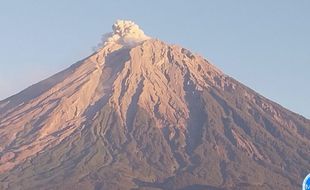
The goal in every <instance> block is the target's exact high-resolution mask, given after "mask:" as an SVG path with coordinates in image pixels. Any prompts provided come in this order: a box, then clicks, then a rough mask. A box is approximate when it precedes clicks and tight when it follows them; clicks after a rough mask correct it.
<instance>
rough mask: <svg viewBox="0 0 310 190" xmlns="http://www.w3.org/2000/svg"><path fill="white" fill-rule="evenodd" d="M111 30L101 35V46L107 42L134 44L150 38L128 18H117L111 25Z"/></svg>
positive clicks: (123, 44) (125, 44)
mask: <svg viewBox="0 0 310 190" xmlns="http://www.w3.org/2000/svg"><path fill="white" fill-rule="evenodd" d="M112 30H113V31H112V32H110V33H107V34H105V35H103V39H102V41H103V44H102V45H103V46H105V45H107V44H120V45H122V46H135V45H137V44H140V43H141V42H143V41H145V40H148V39H150V37H148V36H147V35H145V34H144V32H143V30H141V29H140V27H139V26H138V25H137V24H135V23H134V22H133V21H130V20H117V21H116V22H115V23H114V24H113V25H112Z"/></svg>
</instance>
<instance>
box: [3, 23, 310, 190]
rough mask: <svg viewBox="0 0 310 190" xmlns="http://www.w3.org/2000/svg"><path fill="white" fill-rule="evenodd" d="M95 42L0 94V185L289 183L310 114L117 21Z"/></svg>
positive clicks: (295, 176)
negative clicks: (43, 75) (60, 67)
mask: <svg viewBox="0 0 310 190" xmlns="http://www.w3.org/2000/svg"><path fill="white" fill-rule="evenodd" d="M112 29H113V31H112V32H111V33H108V34H106V35H104V37H103V42H102V44H101V45H100V48H98V50H97V51H96V52H95V53H93V54H92V55H90V56H89V57H87V58H85V59H83V60H81V61H79V62H77V63H75V64H73V65H72V66H71V67H69V68H68V69H66V70H64V71H61V72H59V73H57V74H55V75H54V76H52V77H50V78H48V79H46V80H43V81H41V82H39V83H37V84H35V85H32V86H30V87H29V88H27V89H25V90H24V91H22V92H20V93H18V94H16V95H14V96H12V97H9V98H7V99H5V100H3V101H0V142H1V143H0V189H9V190H11V189H14V190H16V189H22V190H24V189H25V190H28V189H29V190H30V189H31V190H33V189H43V190H45V189H60V190H70V189H72V190H75V189H92V190H106V189H111V190H113V189H125V190H127V189H128V190H129V189H132V190H134V189H145V190H147V189H153V190H155V189H158V190H160V189H161V190H173V189H175V190H203V189H211V190H228V189H241V190H242V189H249V190H250V189H266V190H268V189H270V190H271V189H282V190H286V189H287V190H293V189H296V190H297V189H300V188H301V182H302V179H303V178H304V177H305V176H306V175H307V169H309V168H310V141H309V136H310V121H309V120H308V119H306V118H304V117H302V116H300V115H298V114H296V113H293V112H291V111H289V110H287V109H285V108H283V107H282V106H280V105H279V104H277V103H274V102H272V101H270V100H268V99H267V98H264V97H263V96H262V95H260V94H258V93H256V92H255V91H253V90H251V89H250V88H248V87H246V86H244V85H243V84H241V83H240V82H238V81H236V80H234V79H233V78H231V77H229V76H227V75H226V74H224V73H223V72H222V71H220V70H219V69H217V68H216V67H215V66H214V65H212V64H211V63H209V62H208V61H207V60H206V59H204V58H203V57H202V56H200V55H197V54H195V53H192V52H191V51H190V50H187V49H185V48H182V47H180V46H177V45H170V44H166V43H165V42H162V41H160V40H157V39H152V38H150V37H148V36H147V35H145V34H144V32H143V31H142V30H141V29H140V28H139V26H138V25H136V24H135V23H134V22H132V21H123V20H119V21H117V22H116V23H115V24H114V25H113V27H112Z"/></svg>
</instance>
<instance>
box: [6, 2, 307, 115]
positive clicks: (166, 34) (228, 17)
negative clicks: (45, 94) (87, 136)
mask: <svg viewBox="0 0 310 190" xmlns="http://www.w3.org/2000/svg"><path fill="white" fill-rule="evenodd" d="M309 10H310V1H308V0H298V1H293V0H273V1H270V0H260V1H246V0H234V1H229V0H225V1H224V0H214V1H208V0H195V1H181V0H170V1H167V0H157V1H145V0H144V1H143V0H139V1H138V0H131V1H126V0H113V1H103V0H88V1H85V0H65V1H64V0H53V1H41V0H27V1H24V0H10V1H2V2H1V3H0V99H4V98H6V97H8V96H11V95H13V94H15V93H17V92H19V91H20V90H23V89H24V88H26V87H28V86H29V85H31V84H33V83H35V82H38V81H40V80H42V79H44V78H46V77H48V76H50V75H52V74H54V73H56V72H58V71H60V70H62V69H64V68H66V67H68V66H70V65H71V64H73V63H74V62H76V61H78V60H79V59H82V58H84V57H86V56H87V55H89V54H90V53H91V52H92V47H93V46H95V45H96V44H97V43H98V42H100V38H101V35H102V34H103V33H106V32H110V31H111V25H112V24H113V23H114V21H115V20H117V19H130V20H133V21H135V22H136V23H137V24H139V25H140V28H142V29H143V30H144V32H145V33H146V34H148V35H149V36H152V37H155V38H159V39H161V40H164V41H166V42H168V43H172V44H179V45H182V46H184V47H186V48H188V49H191V50H192V51H194V52H196V53H199V54H201V55H203V56H204V57H206V58H207V59H208V60H210V61H211V62H212V63H213V64H215V65H216V66H218V67H219V68H221V69H222V70H223V71H224V72H225V73H227V74H229V75H231V76H232V77H234V78H236V79H237V80H239V81H240V82H242V83H244V84H246V85H248V86H249V87H251V88H252V89H254V90H256V91H257V92H259V93H260V94H262V95H264V96H266V97H267V98H270V99H272V100H274V101H276V102H278V103H279V104H281V105H283V106H285V107H287V108H289V109H291V110H293V111H295V112H298V113H300V114H302V115H304V116H306V117H307V118H310V109H309V108H310V100H309V98H310V88H309V82H310V22H309V20H310V11H309Z"/></svg>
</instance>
